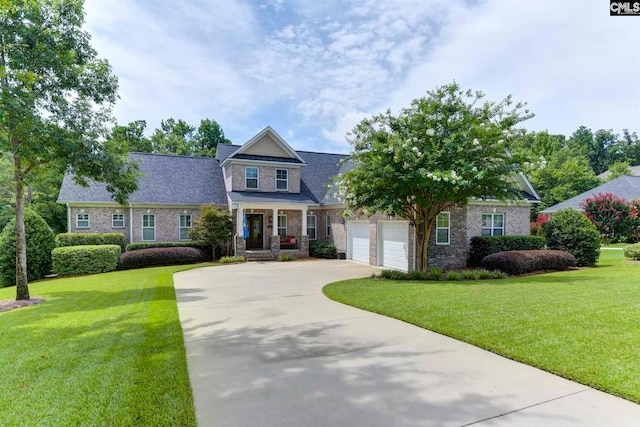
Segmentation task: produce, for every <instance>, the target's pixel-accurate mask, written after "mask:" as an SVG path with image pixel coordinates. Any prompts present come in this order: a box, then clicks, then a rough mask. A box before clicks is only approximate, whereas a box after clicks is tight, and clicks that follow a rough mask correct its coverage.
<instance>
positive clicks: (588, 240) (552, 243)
mask: <svg viewBox="0 0 640 427" xmlns="http://www.w3.org/2000/svg"><path fill="white" fill-rule="evenodd" d="M544 234H545V236H546V238H547V247H548V248H549V249H558V250H562V251H567V252H569V253H570V254H572V255H573V256H574V257H576V262H577V264H578V265H579V266H591V265H595V264H596V262H597V261H598V257H599V256H600V233H598V229H597V228H596V226H595V225H593V223H592V222H591V221H589V218H587V217H586V216H584V215H583V214H582V213H580V212H578V211H577V210H575V209H565V210H562V211H560V212H557V213H555V214H553V216H552V217H551V219H550V220H549V222H547V223H546V224H545V226H544Z"/></svg>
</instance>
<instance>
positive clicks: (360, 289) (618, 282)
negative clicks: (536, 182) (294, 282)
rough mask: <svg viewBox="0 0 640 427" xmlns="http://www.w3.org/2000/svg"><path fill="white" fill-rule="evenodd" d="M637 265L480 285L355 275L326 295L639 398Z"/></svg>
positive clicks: (620, 262) (611, 262) (603, 265)
mask: <svg viewBox="0 0 640 427" xmlns="http://www.w3.org/2000/svg"><path fill="white" fill-rule="evenodd" d="M639 277H640V264H638V263H632V262H628V261H625V260H624V257H623V254H622V251H602V255H601V257H600V263H599V267H597V268H593V269H585V270H579V271H568V272H560V273H553V274H544V275H539V276H529V277H522V278H511V279H504V280H494V281H491V280H489V281H481V282H398V281H385V280H378V279H371V278H368V279H358V280H348V281H343V282H338V283H332V284H330V285H327V286H326V287H325V288H324V293H325V294H326V295H327V296H328V297H329V298H331V299H333V300H336V301H339V302H343V303H345V304H349V305H353V306H355V307H359V308H362V309H365V310H369V311H373V312H376V313H381V314H384V315H387V316H390V317H394V318H397V319H400V320H404V321H406V322H409V323H412V324H415V325H418V326H420V327H423V328H426V329H430V330H432V331H436V332H439V333H441V334H444V335H448V336H451V337H454V338H456V339H459V340H462V341H465V342H468V343H471V344H473V345H476V346H478V347H481V348H484V349H487V350H490V351H492V352H494V353H498V354H501V355H503V356H506V357H508V358H510V359H514V360H518V361H521V362H524V363H526V364H529V365H532V366H537V367H539V368H541V369H544V370H546V371H549V372H553V373H555V374H558V375H561V376H563V377H566V378H570V379H572V380H575V381H578V382H580V383H583V384H586V385H589V386H591V387H595V388H598V389H601V390H604V391H606V392H609V393H612V394H616V395H619V396H622V397H624V398H627V399H629V400H632V401H635V402H638V403H640V356H639V355H640V279H639Z"/></svg>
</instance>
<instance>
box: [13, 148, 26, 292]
mask: <svg viewBox="0 0 640 427" xmlns="http://www.w3.org/2000/svg"><path fill="white" fill-rule="evenodd" d="M13 162H14V166H15V180H16V181H15V182H16V300H25V299H29V298H30V297H29V283H28V281H27V236H26V234H25V228H24V187H23V186H22V164H21V159H20V157H19V156H17V155H14V156H13Z"/></svg>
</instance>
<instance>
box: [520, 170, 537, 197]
mask: <svg viewBox="0 0 640 427" xmlns="http://www.w3.org/2000/svg"><path fill="white" fill-rule="evenodd" d="M519 175H520V177H522V180H523V181H524V185H526V186H527V189H529V190H530V191H527V193H529V194H531V195H532V196H533V197H535V198H536V202H537V203H540V202H541V201H542V197H540V195H539V194H538V192H537V191H536V189H535V188H533V185H531V182H530V181H529V179H528V178H527V175H525V174H524V172H520V173H519ZM523 190H525V191H526V189H524V188H523Z"/></svg>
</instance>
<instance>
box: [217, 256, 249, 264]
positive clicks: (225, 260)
mask: <svg viewBox="0 0 640 427" xmlns="http://www.w3.org/2000/svg"><path fill="white" fill-rule="evenodd" d="M220 262H221V263H222V264H233V263H236V262H247V260H246V258H245V257H243V256H223V257H222V258H220Z"/></svg>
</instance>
